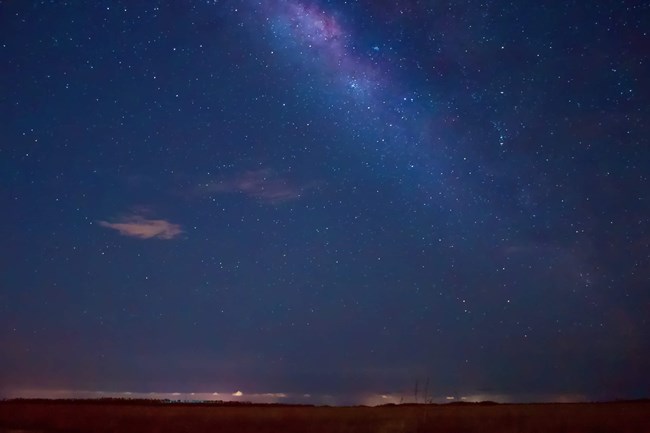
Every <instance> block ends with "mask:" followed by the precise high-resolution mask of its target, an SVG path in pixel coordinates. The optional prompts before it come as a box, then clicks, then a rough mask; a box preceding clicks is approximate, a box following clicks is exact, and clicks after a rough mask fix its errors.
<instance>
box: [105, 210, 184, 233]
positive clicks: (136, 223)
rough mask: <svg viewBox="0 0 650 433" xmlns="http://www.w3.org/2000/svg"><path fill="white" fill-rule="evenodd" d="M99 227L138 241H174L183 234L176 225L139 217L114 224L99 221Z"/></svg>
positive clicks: (121, 219) (130, 216)
mask: <svg viewBox="0 0 650 433" xmlns="http://www.w3.org/2000/svg"><path fill="white" fill-rule="evenodd" d="M99 225H100V226H102V227H106V228H109V229H113V230H117V231H118V232H119V233H120V234H122V235H124V236H131V237H134V238H139V239H154V238H156V239H174V238H176V237H178V236H179V235H180V234H181V233H183V230H182V229H181V226H180V225H178V224H174V223H171V222H169V221H167V220H163V219H149V218H145V217H143V216H140V215H128V216H125V217H121V218H119V219H117V220H116V221H114V222H109V221H99Z"/></svg>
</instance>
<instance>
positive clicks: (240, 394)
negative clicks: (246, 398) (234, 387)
mask: <svg viewBox="0 0 650 433" xmlns="http://www.w3.org/2000/svg"><path fill="white" fill-rule="evenodd" d="M232 395H233V397H241V396H242V395H244V393H243V392H241V391H237V392H233V393H232Z"/></svg>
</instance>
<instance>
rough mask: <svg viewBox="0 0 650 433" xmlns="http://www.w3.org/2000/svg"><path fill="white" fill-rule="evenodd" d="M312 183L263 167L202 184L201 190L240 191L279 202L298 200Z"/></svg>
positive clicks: (205, 192) (259, 198)
mask: <svg viewBox="0 0 650 433" xmlns="http://www.w3.org/2000/svg"><path fill="white" fill-rule="evenodd" d="M310 187H311V185H297V184H295V183H293V182H291V181H290V180H288V179H285V178H282V177H279V176H277V175H276V174H275V173H274V172H273V171H272V170H270V169H267V168H263V169H259V170H247V171H244V172H242V173H239V174H237V175H235V176H233V177H230V178H225V179H221V180H219V181H215V182H210V183H206V184H202V185H200V186H199V192H200V193H202V194H211V193H240V194H244V195H246V196H248V197H250V198H253V199H256V200H258V201H261V202H264V203H269V204H278V203H284V202H287V201H292V200H297V199H299V198H301V197H302V195H303V193H304V192H305V191H306V190H307V189H309V188H310Z"/></svg>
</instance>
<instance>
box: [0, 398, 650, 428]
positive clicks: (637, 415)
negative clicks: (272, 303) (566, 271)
mask: <svg viewBox="0 0 650 433" xmlns="http://www.w3.org/2000/svg"><path fill="white" fill-rule="evenodd" d="M9 432H11V433H18V432H20V433H27V432H29V433H37V432H39V433H46V432H47V433H50V432H59V433H63V432H106V433H108V432H115V433H117V432H120V433H131V432H132V433H149V432H151V433H154V432H155V433H167V432H170V433H171V432H174V433H177V432H197V433H198V432H220V433H226V432H233V433H235V432H236V433H253V432H255V433H270V432H277V433H339V432H340V433H402V432H403V433H408V432H414V433H415V432H440V433H445V432H454V433H461V432H462V433H470V432H482V433H491V432H494V433H497V432H498V433H508V432H519V433H532V432H538V433H582V432H589V433H628V432H629V433H650V403H648V402H627V403H589V404H534V405H477V404H468V405H443V406H436V405H433V406H425V405H419V406H408V405H405V406H392V407H309V406H302V407H296V406H253V405H251V406H215V405H188V404H146V403H142V402H139V403H135V402H134V403H115V402H105V403H97V402H94V403H89V402H29V401H19V402H0V433H9Z"/></svg>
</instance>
